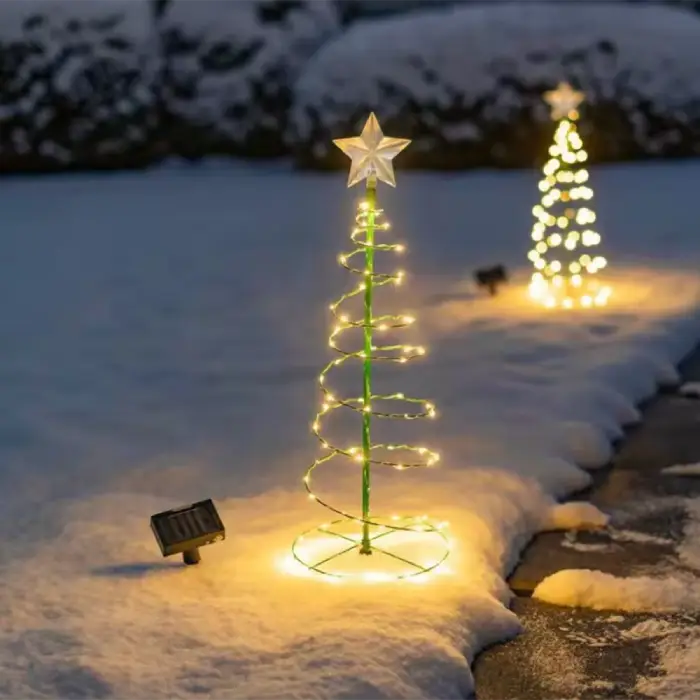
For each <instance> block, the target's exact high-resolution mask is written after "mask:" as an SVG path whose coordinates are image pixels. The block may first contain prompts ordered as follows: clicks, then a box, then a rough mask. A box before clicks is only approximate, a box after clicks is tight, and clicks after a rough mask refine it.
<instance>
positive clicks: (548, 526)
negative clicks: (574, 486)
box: [540, 501, 610, 531]
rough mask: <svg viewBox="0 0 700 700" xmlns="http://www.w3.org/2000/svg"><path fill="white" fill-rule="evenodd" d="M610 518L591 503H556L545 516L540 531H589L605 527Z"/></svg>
mask: <svg viewBox="0 0 700 700" xmlns="http://www.w3.org/2000/svg"><path fill="white" fill-rule="evenodd" d="M609 521H610V516H609V515H607V514H606V513H603V512H602V511H601V510H600V509H599V508H597V507H596V506H594V505H593V504H592V503H585V502H582V501H570V502H569V503H557V504H556V505H554V506H552V507H551V508H550V509H549V510H548V511H547V514H546V517H545V519H544V521H543V522H542V525H541V526H540V529H541V530H543V531H545V530H591V529H597V528H602V527H605V526H606V525H607V524H608V522H609Z"/></svg>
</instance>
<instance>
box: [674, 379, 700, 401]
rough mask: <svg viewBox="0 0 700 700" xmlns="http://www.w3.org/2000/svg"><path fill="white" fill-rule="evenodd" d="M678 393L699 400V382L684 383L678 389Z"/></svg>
mask: <svg viewBox="0 0 700 700" xmlns="http://www.w3.org/2000/svg"><path fill="white" fill-rule="evenodd" d="M678 393H679V394H680V395H681V396H687V397H689V398H693V399H697V398H700V382H686V383H685V384H683V385H681V386H680V387H679V389H678Z"/></svg>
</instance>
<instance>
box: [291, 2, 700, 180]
mask: <svg viewBox="0 0 700 700" xmlns="http://www.w3.org/2000/svg"><path fill="white" fill-rule="evenodd" d="M699 47H700V17H698V15H697V14H695V13H691V12H688V11H686V10H683V9H677V8H671V7H665V6H653V5H647V4H642V5H640V4H637V3H634V4H603V3H600V4H598V3H589V4H584V5H581V4H576V3H554V4H552V3H534V2H520V3H514V4H506V5H500V4H492V5H490V6H489V5H482V6H478V7H477V6H471V5H469V6H466V7H465V6H461V7H460V6H457V7H451V8H447V9H442V10H436V11H434V12H430V13H417V14H410V15H406V16H401V17H396V18H390V19H383V20H376V21H373V22H366V23H364V22H361V23H357V24H355V25H353V26H352V27H351V28H350V29H349V30H348V31H347V32H346V33H345V34H344V35H342V36H341V37H339V38H337V39H335V40H333V41H331V42H329V43H328V44H326V45H325V46H324V47H323V48H321V49H320V50H319V51H318V53H317V54H316V55H315V56H314V57H313V58H312V59H311V60H310V61H309V62H308V64H307V66H306V68H305V70H304V72H303V74H302V75H301V76H300V79H299V81H298V82H297V85H296V102H295V106H294V109H293V112H292V116H291V119H290V131H289V143H290V145H291V146H292V148H293V150H294V152H295V155H296V160H297V162H298V163H299V164H300V165H303V166H313V167H332V166H333V165H335V164H343V165H344V160H343V155H342V154H341V153H340V152H337V153H336V151H337V149H335V148H333V146H332V144H331V139H332V138H337V137H340V136H347V135H350V134H354V133H355V132H356V130H357V129H358V128H359V127H361V125H362V123H363V121H364V120H365V119H366V116H367V113H368V111H369V110H375V111H376V112H377V115H378V117H379V119H380V121H381V123H382V124H383V126H384V127H385V130H386V132H387V133H389V134H393V135H397V136H402V137H408V138H412V139H414V143H413V144H412V146H411V148H410V149H408V150H407V151H406V152H405V154H402V155H401V164H402V166H404V167H406V166H409V167H410V166H418V167H437V168H452V167H454V168H461V167H478V166H497V167H512V166H532V165H533V163H537V162H540V161H541V160H542V159H543V158H545V157H546V154H547V145H548V143H549V140H550V138H551V129H552V126H551V124H550V122H549V114H548V110H547V108H546V105H545V104H544V103H543V101H542V99H541V94H542V92H543V91H544V90H546V89H550V88H552V87H553V86H555V85H556V83H557V82H558V81H559V80H562V79H567V80H570V81H571V82H572V83H573V84H574V85H576V86H578V87H580V88H582V89H584V90H585V91H586V93H587V96H588V97H587V104H586V105H585V106H584V107H583V109H582V113H583V114H582V116H583V119H582V123H581V129H580V130H581V133H582V135H583V138H584V142H585V143H586V146H587V150H588V152H589V154H590V156H591V159H592V160H595V161H602V160H620V159H628V158H638V157H644V156H662V155H663V156H674V155H690V154H693V153H697V152H700V139H699V138H698V135H699V133H700V130H699V128H698V127H699V125H700V49H699Z"/></svg>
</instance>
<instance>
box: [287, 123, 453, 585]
mask: <svg viewBox="0 0 700 700" xmlns="http://www.w3.org/2000/svg"><path fill="white" fill-rule="evenodd" d="M334 143H335V144H336V145H337V146H338V147H339V148H341V149H342V150H343V152H344V153H346V154H347V155H349V156H350V158H351V159H352V166H351V169H350V176H349V178H348V187H352V186H353V185H355V184H357V183H358V182H361V181H362V180H366V195H365V198H364V199H363V201H361V202H360V203H359V205H358V210H357V215H356V218H355V228H354V229H353V231H352V234H351V240H352V242H353V244H354V246H355V247H354V249H353V250H352V251H350V252H346V253H343V254H341V255H340V256H339V258H338V261H339V263H340V265H341V266H342V267H344V268H345V269H346V270H348V271H349V272H351V273H353V274H354V275H357V276H359V277H360V281H359V283H358V284H357V286H356V287H355V288H354V289H353V290H351V291H350V292H347V293H345V294H343V295H342V296H341V297H340V298H339V299H338V300H337V301H335V302H333V303H332V304H331V305H330V310H331V313H332V314H333V316H334V319H335V327H334V328H333V331H332V332H331V335H330V338H329V345H330V347H331V348H332V349H333V350H335V351H336V352H337V353H338V354H339V355H340V357H338V358H336V359H334V360H332V361H330V362H329V363H328V364H327V365H326V366H325V367H324V368H323V370H322V371H321V373H320V375H319V387H320V389H321V392H322V395H323V403H322V405H321V408H320V410H319V411H318V413H317V414H316V417H315V418H314V421H313V424H312V432H313V433H314V435H316V437H317V438H318V440H319V441H320V442H321V445H322V447H323V448H324V449H325V450H326V454H324V455H323V456H322V457H320V458H319V459H317V460H316V461H315V462H314V463H313V464H312V465H311V466H310V467H309V468H308V469H307V471H306V473H305V475H304V485H305V488H306V490H307V492H308V494H309V497H310V498H311V499H312V500H314V501H316V502H317V503H320V504H321V505H322V506H324V507H325V508H327V509H328V510H330V511H332V512H333V513H336V514H337V515H340V516H341V518H340V519H338V520H334V521H333V522H330V523H326V524H324V525H321V526H320V527H318V528H314V529H312V530H310V531H308V532H306V533H304V534H302V535H301V536H300V537H298V538H297V539H296V540H295V542H294V544H293V547H292V553H293V556H294V559H296V561H297V562H299V563H301V564H303V565H304V566H305V567H306V568H307V569H310V570H312V571H314V572H317V573H322V574H327V575H329V576H331V577H335V578H345V577H355V576H356V575H357V574H356V573H352V572H348V571H346V570H345V567H343V564H342V560H343V557H344V555H348V554H351V553H354V552H356V553H359V554H361V555H371V554H373V553H377V554H380V555H382V557H387V558H388V559H389V560H391V563H392V564H394V565H398V566H399V569H400V570H399V572H398V573H397V572H396V571H392V572H391V573H381V572H380V573H377V572H376V571H373V572H367V571H360V578H364V579H366V580H385V579H400V578H408V577H413V576H416V575H418V574H425V573H427V572H428V571H431V570H433V569H435V568H437V567H438V566H439V565H440V564H441V563H442V562H443V561H444V560H445V559H446V558H447V556H448V554H449V548H448V539H447V535H446V531H445V528H446V525H447V524H446V523H437V522H434V521H432V520H430V519H429V518H428V517H427V516H425V515H421V516H418V517H416V516H397V515H394V516H391V517H389V518H387V517H380V516H376V515H374V514H373V513H372V512H371V509H370V503H371V480H372V469H373V468H375V467H393V468H394V469H397V470H403V469H409V468H417V467H429V466H432V465H434V464H435V463H436V462H437V461H438V459H439V455H438V454H437V452H434V451H433V450H430V449H428V448H427V447H421V446H415V445H409V444H393V443H376V444H375V443H372V440H371V438H372V419H373V418H384V419H392V418H393V419H402V420H415V419H418V418H434V417H435V416H436V411H435V406H434V405H433V404H432V403H430V402H429V401H425V400H423V399H418V398H412V397H408V396H405V395H404V394H403V393H392V394H375V393H373V391H372V367H373V363H374V362H375V361H376V362H394V363H400V364H403V363H406V362H408V361H409V360H411V359H413V358H416V357H420V356H422V355H425V349H424V348H423V347H420V346H414V345H405V344H376V341H375V334H379V335H381V334H384V333H386V332H388V331H391V330H396V329H401V328H405V327H407V326H410V325H411V324H412V323H413V322H414V320H415V319H414V318H413V317H411V316H407V315H398V314H384V315H375V314H374V310H373V303H374V292H375V291H376V290H377V289H378V288H380V287H383V286H385V285H390V284H394V285H399V284H401V282H402V280H403V279H404V276H405V275H404V272H403V271H397V272H394V273H380V272H377V271H376V269H375V253H376V252H389V253H396V254H400V253H403V252H404V250H405V247H404V246H403V245H402V244H400V243H384V242H381V241H378V240H377V236H378V235H379V234H381V233H382V232H384V231H387V230H388V229H389V228H390V226H389V223H388V222H386V221H384V220H383V211H382V210H381V209H378V208H377V180H378V179H379V180H382V181H383V182H386V183H387V184H389V185H391V186H394V187H395V186H396V183H395V179H394V172H393V165H392V163H391V160H392V159H393V158H394V157H395V156H396V155H397V154H398V153H399V152H401V151H402V150H403V149H404V148H405V147H406V146H407V145H408V144H409V143H410V141H409V140H408V139H396V138H387V137H385V136H384V135H383V134H382V131H381V128H380V126H379V123H378V121H377V119H376V117H375V115H374V114H371V115H370V117H369V119H368V120H367V123H366V124H365V127H364V129H363V131H362V135H361V136H360V137H356V138H349V139H338V140H336V141H335V142H334ZM360 264H362V267H360V266H359V265H360ZM354 298H361V299H362V301H363V315H362V318H360V319H353V318H351V317H350V316H349V315H348V313H346V312H345V311H344V310H343V306H344V304H345V302H347V301H350V300H352V299H354ZM360 328H361V329H362V335H363V344H362V349H360V350H349V349H345V348H343V347H341V345H340V342H339V341H340V337H341V335H342V334H343V333H344V332H345V331H347V330H350V329H360ZM349 360H360V361H361V362H362V367H363V381H362V396H360V397H356V398H344V397H341V396H340V395H339V394H338V392H336V391H335V390H333V389H332V388H331V387H330V385H329V381H328V374H329V373H330V372H331V370H333V369H336V368H338V367H339V366H341V365H343V364H344V363H345V362H347V361H349ZM382 401H383V402H390V401H400V402H404V403H407V404H408V405H409V406H411V407H414V408H413V410H404V411H386V410H385V411H382V410H378V409H376V408H375V407H374V406H375V405H376V403H377V402H382ZM339 408H347V409H350V410H352V411H355V412H358V413H361V414H362V439H361V444H359V445H351V446H339V445H335V444H332V443H331V442H330V441H329V440H328V439H327V438H325V437H324V435H323V432H322V425H323V422H324V419H325V418H326V417H327V416H328V415H329V414H330V413H331V412H332V411H334V410H336V409H339ZM390 452H400V453H402V454H403V455H412V456H411V457H410V458H408V459H405V460H402V461H399V460H397V459H393V458H390V456H389V455H388V454H387V453H390ZM336 457H341V458H342V457H345V458H347V459H351V460H353V461H355V462H357V463H360V464H361V465H362V492H361V495H362V499H361V501H362V512H361V515H356V514H353V513H350V512H348V511H346V510H343V509H340V508H337V507H336V506H333V505H331V504H330V503H328V502H327V501H326V500H324V499H322V498H321V497H319V496H318V495H317V494H316V493H315V492H314V491H313V490H312V476H313V473H314V471H315V470H316V469H317V468H318V467H320V466H321V465H323V464H326V463H327V462H329V461H330V460H332V459H334V458H336ZM399 533H403V534H404V535H411V536H414V535H416V536H422V537H433V538H435V539H436V541H437V543H438V545H439V547H438V554H437V555H436V554H434V553H433V554H432V556H431V559H430V561H428V562H424V561H415V560H414V559H413V558H411V557H410V556H405V552H404V550H402V554H401V555H400V554H398V553H397V552H395V551H393V552H392V551H390V547H391V546H392V542H393V541H394V540H395V537H396V535H397V534H399ZM392 536H393V537H392ZM319 538H321V539H323V540H324V541H323V542H321V546H318V545H319ZM310 539H312V540H316V541H315V542H313V543H312V544H313V545H316V546H311V547H309V548H308V550H305V549H304V547H305V545H307V544H308V541H309V540H310ZM404 539H405V538H404ZM378 542H379V543H378ZM404 544H405V543H404ZM432 550H433V551H434V550H435V547H434V546H433V547H432ZM312 554H313V556H312ZM351 568H352V567H351ZM394 568H395V567H394Z"/></svg>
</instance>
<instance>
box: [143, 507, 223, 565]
mask: <svg viewBox="0 0 700 700" xmlns="http://www.w3.org/2000/svg"><path fill="white" fill-rule="evenodd" d="M151 530H153V534H154V535H155V538H156V541H157V542H158V546H159V547H160V551H161V552H162V554H163V556H164V557H169V556H172V555H173V554H182V560H183V561H184V562H185V564H199V562H200V560H201V558H202V557H201V555H200V553H199V548H200V547H203V546H204V545H207V544H214V542H220V541H221V540H224V539H225V538H226V531H225V529H224V524H223V523H222V522H221V518H220V517H219V514H218V512H217V511H216V506H215V505H214V502H213V501H212V500H211V498H208V499H207V500H206V501H199V502H198V503H192V504H190V505H187V506H181V507H180V508H173V509H172V510H166V511H163V512H162V513H156V514H155V515H152V516H151Z"/></svg>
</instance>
